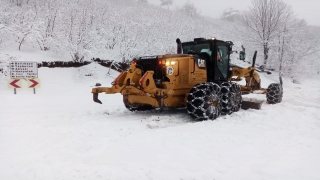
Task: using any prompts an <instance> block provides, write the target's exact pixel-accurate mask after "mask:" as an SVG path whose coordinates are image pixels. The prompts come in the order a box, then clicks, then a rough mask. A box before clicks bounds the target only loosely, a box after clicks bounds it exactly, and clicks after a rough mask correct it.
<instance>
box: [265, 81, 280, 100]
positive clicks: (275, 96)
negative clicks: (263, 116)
mask: <svg viewBox="0 0 320 180" xmlns="http://www.w3.org/2000/svg"><path fill="white" fill-rule="evenodd" d="M282 96H283V88H282V86H281V84H279V83H272V84H270V85H269V86H268V88H267V102H268V103H269V104H277V103H280V102H281V101H282Z"/></svg>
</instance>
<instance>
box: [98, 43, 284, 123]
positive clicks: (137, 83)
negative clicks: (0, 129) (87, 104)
mask: <svg viewBox="0 0 320 180" xmlns="http://www.w3.org/2000/svg"><path fill="white" fill-rule="evenodd" d="M177 43H178V48H181V49H178V50H177V52H178V53H181V54H166V55H157V56H144V57H138V58H134V59H133V60H132V62H131V65H130V68H129V70H127V71H125V72H121V73H120V74H119V76H118V77H117V78H116V79H115V80H114V81H113V83H112V86H111V87H95V88H92V93H93V100H94V102H97V103H101V104H102V102H101V101H100V100H99V99H98V94H99V93H106V94H114V93H121V94H122V95H123V103H124V105H125V107H126V108H127V109H129V110H130V111H143V110H151V109H155V108H159V109H160V110H164V109H166V108H182V107H186V110H187V113H188V114H190V116H191V117H192V118H194V119H195V120H207V119H211V120H213V119H216V118H217V117H219V116H220V115H221V114H231V113H233V112H236V111H239V109H240V108H241V106H242V107H243V108H244V109H247V108H254V109H260V107H261V102H250V101H243V100H242V95H244V94H249V93H252V92H253V91H256V92H260V93H265V94H267V102H268V103H279V102H281V100H282V94H283V91H282V85H281V84H277V83H274V84H271V85H269V87H268V88H267V89H264V88H261V87H260V82H261V80H260V77H259V74H258V73H257V71H255V66H254V63H253V64H252V66H250V67H248V68H241V67H237V66H234V65H232V64H230V54H231V53H232V46H233V43H232V42H231V41H221V40H217V39H204V38H196V39H194V41H190V42H184V43H181V42H180V40H179V41H178V39H177ZM255 59H256V52H255V55H254V57H253V62H255ZM242 78H245V80H246V85H240V84H238V83H236V82H237V81H241V80H242Z"/></svg>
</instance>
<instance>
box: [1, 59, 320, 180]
mask: <svg viewBox="0 0 320 180" xmlns="http://www.w3.org/2000/svg"><path fill="white" fill-rule="evenodd" d="M2 55H3V54H2ZM29 55H30V54H29ZM24 57H25V56H24V55H21V56H19V58H17V60H32V61H43V60H46V59H47V57H45V56H42V57H41V56H39V55H38V54H37V55H36V54H35V55H34V56H32V55H31V56H30V57H29V56H28V57H29V58H28V59H24ZM58 60H60V59H58ZM91 71H93V72H94V73H95V76H94V77H92V76H91V77H90V76H85V74H86V73H87V72H91ZM107 71H108V69H106V68H103V67H101V66H99V65H98V64H90V65H88V66H85V67H82V68H64V69H63V68H56V69H53V68H39V78H40V79H41V82H42V84H41V88H39V89H37V90H36V94H33V90H32V89H27V88H26V85H25V82H23V83H24V87H25V88H23V89H18V90H17V94H16V95H15V94H14V93H13V89H8V88H7V85H6V83H4V82H2V83H1V84H0V100H1V104H0V179H1V180H11V179H12V180H13V179H14V180H29V179H36V180H43V179H46V180H49V179H68V180H70V179H75V180H79V179H88V180H94V179H120V180H122V179H123V180H127V179H133V180H136V179H137V180H144V179H148V180H149V179H164V180H168V179H173V180H175V179H177V180H178V179H179V180H180V179H183V180H194V179H196V180H213V179H215V180H234V179H239V180H240V179H245V180H258V179H261V180H262V179H263V180H267V179H272V180H289V179H290V180H294V179H297V180H302V179H303V180H319V179H320V173H319V172H320V82H319V81H317V80H310V81H308V82H304V83H303V84H300V85H298V84H292V83H290V82H289V81H288V80H285V82H284V83H285V84H284V97H283V102H282V103H281V104H276V105H270V104H266V103H264V104H263V106H262V109H261V110H252V109H251V110H240V111H239V112H237V113H233V114H231V115H227V116H221V117H219V118H218V119H216V120H214V121H203V122H194V121H192V119H191V118H190V117H189V116H188V115H187V114H186V112H185V111H186V110H185V109H179V110H169V111H165V112H159V111H150V112H130V111H128V110H126V108H125V107H124V105H123V103H122V97H121V95H119V94H115V95H105V94H100V96H99V98H100V100H101V101H102V102H103V103H104V104H103V105H100V104H97V103H94V102H93V101H92V94H91V88H92V86H93V85H94V84H95V83H96V82H101V83H102V84H103V85H104V86H109V85H110V83H111V81H112V80H113V78H112V77H110V76H107V75H106V74H107ZM116 74H117V73H116V72H112V74H111V76H116ZM261 78H262V85H263V87H267V86H268V84H270V83H272V82H276V81H277V77H276V75H265V74H261ZM256 96H257V95H255V97H256ZM259 96H260V97H259V98H262V99H264V98H265V96H264V95H259Z"/></svg>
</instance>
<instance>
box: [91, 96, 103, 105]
mask: <svg viewBox="0 0 320 180" xmlns="http://www.w3.org/2000/svg"><path fill="white" fill-rule="evenodd" d="M93 101H94V102H96V103H99V104H102V102H101V101H100V100H99V99H98V93H93Z"/></svg>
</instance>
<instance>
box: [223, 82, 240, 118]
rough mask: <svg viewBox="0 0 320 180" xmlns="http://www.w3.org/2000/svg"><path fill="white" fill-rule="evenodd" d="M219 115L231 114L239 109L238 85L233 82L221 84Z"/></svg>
mask: <svg viewBox="0 0 320 180" xmlns="http://www.w3.org/2000/svg"><path fill="white" fill-rule="evenodd" d="M221 94H222V98H221V105H222V110H221V113H222V114H223V115H225V114H232V113H233V112H237V111H239V110H240V108H241V104H242V97H241V89H240V86H239V84H237V83H233V82H224V83H222V84H221Z"/></svg>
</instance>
